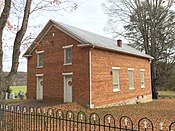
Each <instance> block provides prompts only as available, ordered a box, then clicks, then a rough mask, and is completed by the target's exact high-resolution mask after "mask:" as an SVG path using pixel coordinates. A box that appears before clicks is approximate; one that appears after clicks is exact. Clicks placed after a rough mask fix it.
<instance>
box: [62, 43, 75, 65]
mask: <svg viewBox="0 0 175 131" xmlns="http://www.w3.org/2000/svg"><path fill="white" fill-rule="evenodd" d="M72 47H73V45H68V46H63V49H64V64H63V65H72V62H71V63H66V49H68V48H71V50H72ZM71 55H72V54H71ZM71 59H72V56H71ZM71 61H72V60H71Z"/></svg>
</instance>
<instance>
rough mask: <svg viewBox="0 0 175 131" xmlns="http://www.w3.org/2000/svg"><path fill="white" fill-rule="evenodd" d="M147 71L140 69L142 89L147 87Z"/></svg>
mask: <svg viewBox="0 0 175 131" xmlns="http://www.w3.org/2000/svg"><path fill="white" fill-rule="evenodd" d="M144 76H145V70H144V69H140V80H141V81H140V82H141V88H144V87H145V78H144Z"/></svg>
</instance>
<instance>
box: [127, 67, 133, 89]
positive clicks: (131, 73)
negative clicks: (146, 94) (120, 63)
mask: <svg viewBox="0 0 175 131" xmlns="http://www.w3.org/2000/svg"><path fill="white" fill-rule="evenodd" d="M128 80H129V81H128V84H129V85H128V86H129V90H132V89H134V68H128Z"/></svg>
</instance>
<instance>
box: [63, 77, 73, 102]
mask: <svg viewBox="0 0 175 131" xmlns="http://www.w3.org/2000/svg"><path fill="white" fill-rule="evenodd" d="M64 102H72V76H71V75H70V76H69V75H67V76H64Z"/></svg>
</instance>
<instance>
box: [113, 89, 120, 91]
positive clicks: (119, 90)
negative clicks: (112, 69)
mask: <svg viewBox="0 0 175 131" xmlns="http://www.w3.org/2000/svg"><path fill="white" fill-rule="evenodd" d="M120 91H121V90H120V89H113V92H120Z"/></svg>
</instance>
